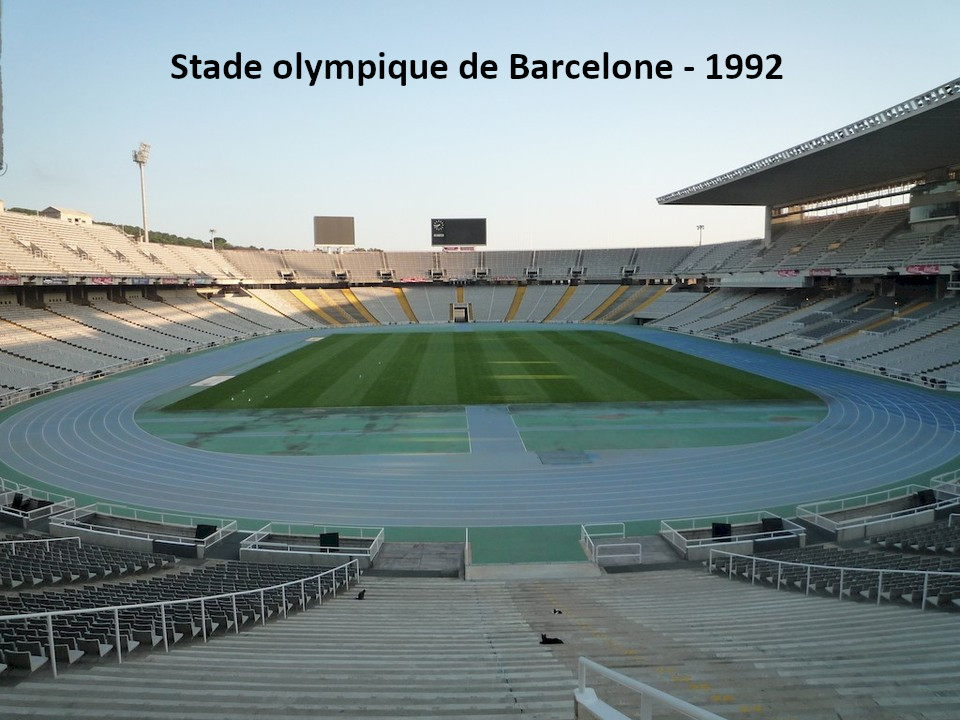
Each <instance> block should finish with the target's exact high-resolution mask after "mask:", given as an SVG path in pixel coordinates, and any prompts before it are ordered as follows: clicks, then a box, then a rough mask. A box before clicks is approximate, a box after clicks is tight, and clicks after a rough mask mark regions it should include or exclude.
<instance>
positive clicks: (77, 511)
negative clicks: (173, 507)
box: [50, 503, 237, 547]
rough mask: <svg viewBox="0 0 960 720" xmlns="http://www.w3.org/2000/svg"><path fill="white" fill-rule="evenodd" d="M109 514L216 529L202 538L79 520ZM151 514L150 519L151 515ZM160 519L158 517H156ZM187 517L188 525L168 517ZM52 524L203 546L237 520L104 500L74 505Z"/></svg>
mask: <svg viewBox="0 0 960 720" xmlns="http://www.w3.org/2000/svg"><path fill="white" fill-rule="evenodd" d="M118 508H122V509H126V510H131V511H133V513H134V514H133V515H132V516H125V515H119V514H116V513H114V512H113V510H116V509H118ZM94 514H100V515H112V516H113V517H117V518H120V519H122V520H136V521H140V522H155V523H158V524H168V525H172V526H174V527H182V528H192V527H194V526H195V525H196V524H198V523H201V524H202V523H203V521H206V523H207V524H216V525H217V531H216V532H214V533H211V534H210V535H207V536H206V537H205V538H202V539H197V538H195V537H192V536H190V535H174V534H172V533H164V532H157V531H154V530H136V529H134V528H117V527H113V526H111V525H99V524H97V523H89V522H86V521H84V520H80V519H79V518H81V517H86V516H87V515H94ZM151 515H152V516H153V517H152V518H151V517H150V516H151ZM156 518H159V519H156ZM174 519H177V520H186V521H187V522H188V523H189V524H187V525H184V524H181V523H173V522H170V521H171V520H174ZM50 524H51V525H58V526H62V527H71V528H81V529H83V530H87V531H89V532H94V533H100V534H102V535H123V536H127V537H135V538H143V539H146V540H160V541H162V542H167V543H171V544H176V545H202V546H204V547H206V546H209V545H213V544H214V543H216V542H219V541H220V540H222V539H223V538H224V537H226V536H227V535H229V534H230V533H233V532H236V530H237V521H236V520H223V519H220V518H207V517H193V516H189V515H176V514H173V513H156V512H152V511H149V510H137V509H136V508H128V507H126V506H123V505H109V504H104V503H94V504H92V505H84V506H83V507H79V508H73V509H72V510H68V511H67V512H64V513H60V514H59V515H57V516H56V517H54V518H51V520H50Z"/></svg>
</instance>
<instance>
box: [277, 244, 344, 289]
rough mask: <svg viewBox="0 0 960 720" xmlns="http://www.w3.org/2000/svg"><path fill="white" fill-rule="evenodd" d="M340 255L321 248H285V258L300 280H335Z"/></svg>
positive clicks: (296, 277)
mask: <svg viewBox="0 0 960 720" xmlns="http://www.w3.org/2000/svg"><path fill="white" fill-rule="evenodd" d="M339 257H340V255H336V254H334V253H327V252H321V251H319V250H284V251H283V259H284V260H285V261H286V263H287V266H288V267H289V268H290V270H292V271H293V273H294V275H295V278H294V279H296V280H299V281H300V282H327V283H329V282H333V281H334V280H335V279H336V272H337V271H338V270H340V269H341V268H340V263H339V260H338V259H339Z"/></svg>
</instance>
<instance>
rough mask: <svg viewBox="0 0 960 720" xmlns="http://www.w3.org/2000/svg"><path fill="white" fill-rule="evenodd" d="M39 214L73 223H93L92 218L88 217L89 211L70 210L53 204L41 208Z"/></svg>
mask: <svg viewBox="0 0 960 720" xmlns="http://www.w3.org/2000/svg"><path fill="white" fill-rule="evenodd" d="M40 215H41V216H43V217H48V218H53V219H54V220H64V221H66V222H70V223H74V224H75V225H91V224H92V223H93V218H92V217H90V214H89V213H85V212H83V211H82V210H70V209H69V208H62V207H56V206H54V205H51V206H50V207H48V208H44V209H43V210H41V211H40Z"/></svg>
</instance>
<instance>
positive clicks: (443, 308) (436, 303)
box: [403, 285, 457, 323]
mask: <svg viewBox="0 0 960 720" xmlns="http://www.w3.org/2000/svg"><path fill="white" fill-rule="evenodd" d="M403 294H404V295H405V296H406V299H407V302H409V303H410V307H411V309H412V310H413V314H414V315H415V316H416V318H417V321H418V322H420V323H439V322H449V321H450V305H451V303H454V302H456V299H457V296H456V292H455V291H454V289H453V288H450V287H428V286H424V285H412V286H410V287H407V288H404V291H403Z"/></svg>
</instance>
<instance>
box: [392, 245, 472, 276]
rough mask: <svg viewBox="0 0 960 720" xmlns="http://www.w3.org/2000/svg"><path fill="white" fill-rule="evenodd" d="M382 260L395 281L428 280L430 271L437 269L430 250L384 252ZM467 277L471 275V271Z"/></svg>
mask: <svg viewBox="0 0 960 720" xmlns="http://www.w3.org/2000/svg"><path fill="white" fill-rule="evenodd" d="M449 254H450V255H454V254H457V253H449ZM464 254H465V255H471V253H464ZM384 262H385V263H386V268H387V269H389V270H393V278H394V280H397V281H402V280H407V279H417V280H421V281H424V280H429V279H430V273H431V271H432V270H435V269H437V263H436V254H435V253H432V252H405V253H384ZM451 277H452V276H451ZM468 277H472V273H471V274H470V275H469V276H468Z"/></svg>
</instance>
